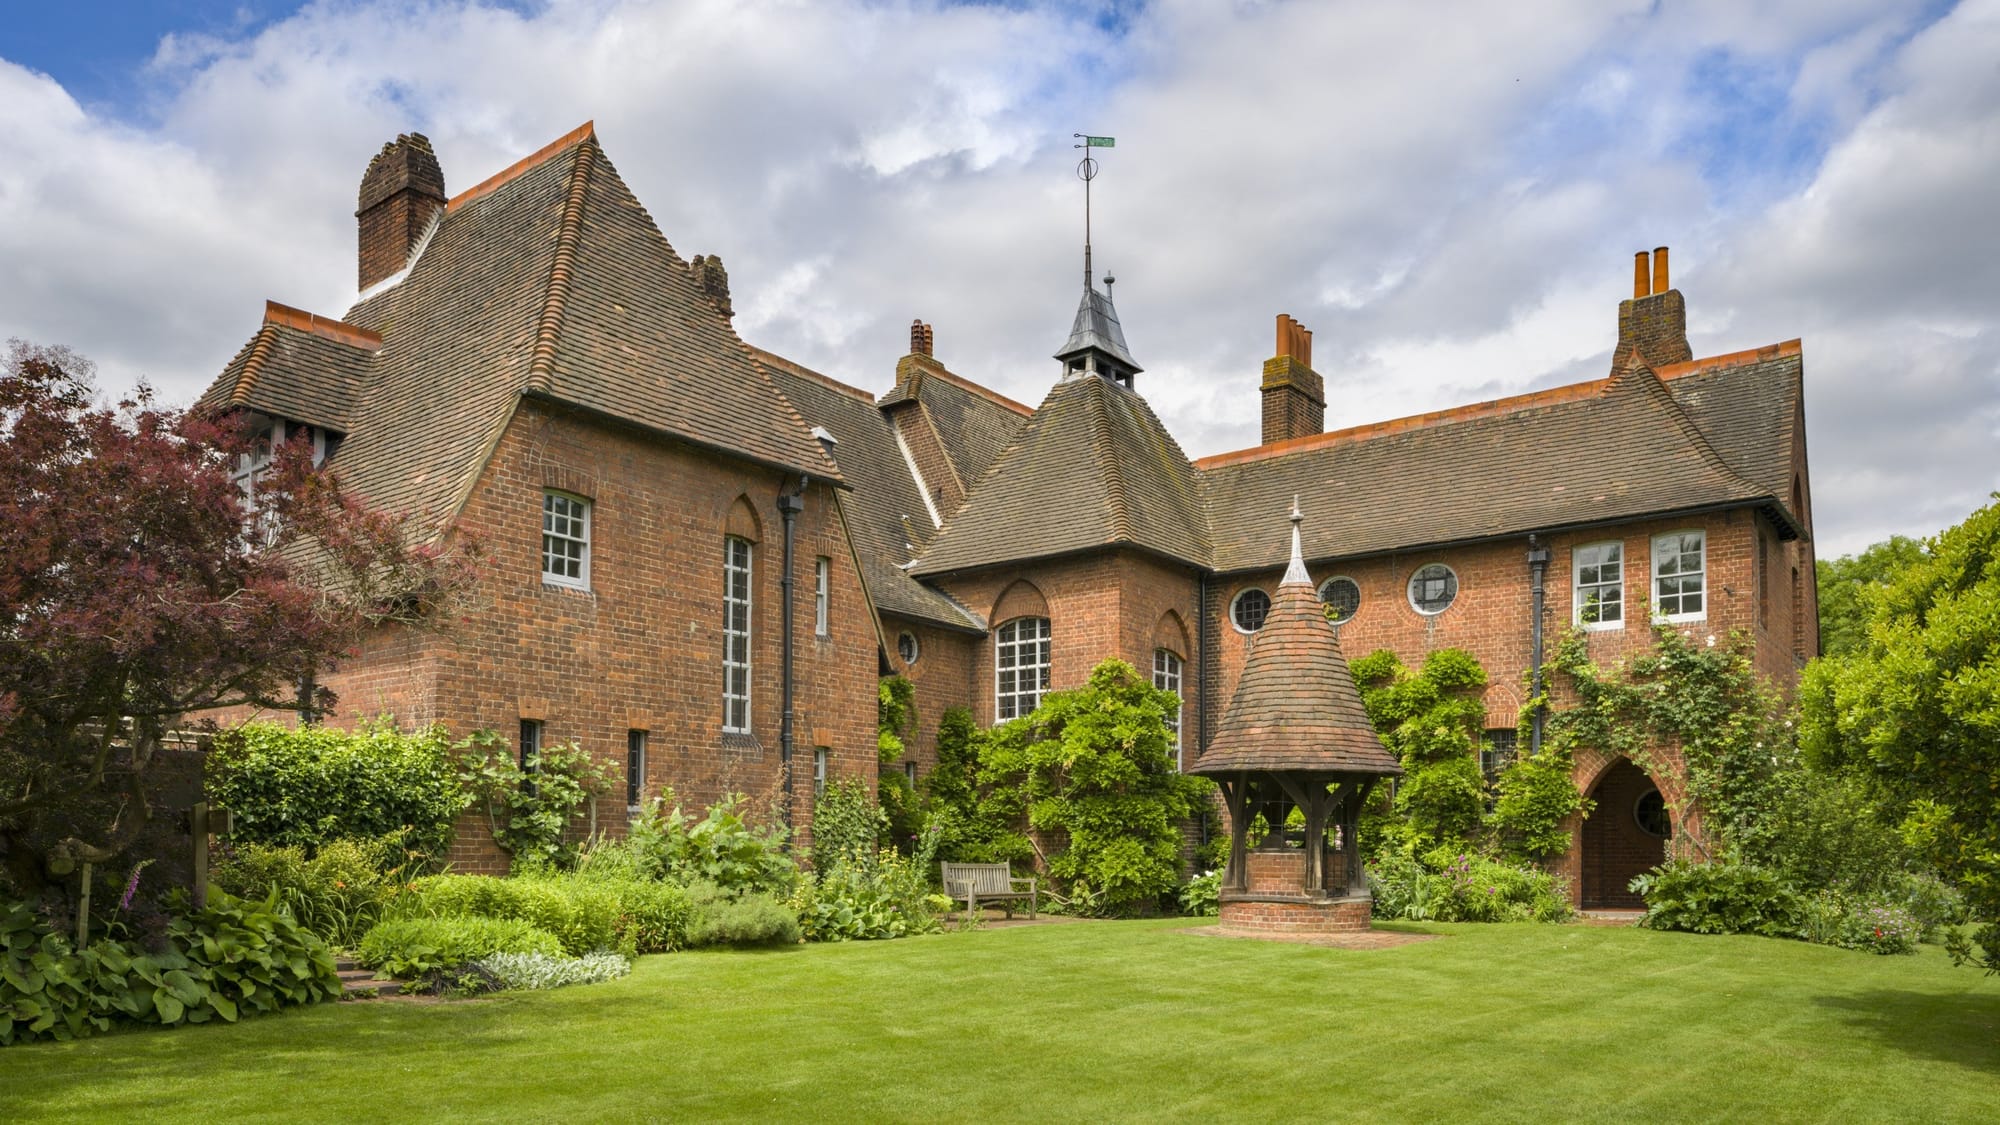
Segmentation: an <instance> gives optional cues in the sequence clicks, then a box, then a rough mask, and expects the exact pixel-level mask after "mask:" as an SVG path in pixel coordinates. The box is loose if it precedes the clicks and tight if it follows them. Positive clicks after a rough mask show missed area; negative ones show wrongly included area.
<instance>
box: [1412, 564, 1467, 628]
mask: <svg viewBox="0 0 2000 1125" xmlns="http://www.w3.org/2000/svg"><path fill="white" fill-rule="evenodd" d="M1457 600H1458V574H1457V572H1455V571H1453V570H1452V569H1451V568H1450V567H1448V566H1446V565H1444V564H1443V563H1432V564H1430V565H1429V566H1420V567H1418V568H1417V571H1416V573H1415V574H1412V575H1410V608H1411V609H1414V610H1416V611H1417V612H1418V613H1421V614H1423V615H1424V616H1425V617H1435V616H1437V615H1438V614H1440V613H1443V612H1444V611H1445V610H1447V609H1450V608H1451V603H1452V602H1454V601H1457Z"/></svg>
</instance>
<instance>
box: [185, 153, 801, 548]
mask: <svg viewBox="0 0 2000 1125" xmlns="http://www.w3.org/2000/svg"><path fill="white" fill-rule="evenodd" d="M342 320H343V321H344V322H345V325H344V327H348V328H352V329H358V330H360V331H363V332H370V333H379V334H380V337H381V343H380V346H379V348H378V350H377V351H376V352H375V354H374V355H373V357H372V360H371V361H370V362H369V363H367V364H366V365H365V368H353V367H351V366H350V367H342V366H340V365H338V364H327V363H321V362H319V361H318V359H317V358H316V357H311V356H306V357H304V358H302V359H301V360H300V361H298V362H296V363H294V362H290V361H288V362H287V363H286V364H283V365H279V364H274V363H272V362H271V361H270V359H268V358H267V359H265V360H264V361H263V363H262V364H261V366H260V365H257V364H255V363H254V362H253V361H254V360H255V357H256V356H257V355H258V354H259V352H260V346H261V350H262V351H263V352H265V353H267V354H268V355H276V354H278V350H279V349H278V344H279V343H280V342H281V339H279V338H273V337H271V336H270V335H269V326H268V325H267V327H266V330H264V331H260V332H259V334H258V338H257V339H255V340H253V341H252V342H251V344H250V345H249V346H248V347H247V348H246V349H245V354H244V355H243V356H240V357H239V359H238V360H237V361H233V362H232V363H231V365H230V367H229V369H227V370H225V371H224V373H223V375H222V377H221V378H219V379H218V380H217V383H216V385H215V386H213V387H211V388H210V391H209V392H208V394H206V395H204V396H203V401H204V402H209V403H215V402H217V401H219V400H222V401H233V400H234V399H235V397H236V394H237V392H236V388H237V387H240V386H241V385H242V383H243V376H244V372H245V369H251V370H255V371H257V372H258V374H257V378H256V380H255V384H254V387H253V392H254V393H253V396H252V397H253V399H255V400H256V401H257V402H264V403H268V404H270V405H271V406H274V407H275V406H277V405H279V404H281V403H286V404H294V403H307V404H309V403H310V402H311V401H314V400H316V399H320V398H326V397H328V396H329V395H338V396H340V397H343V398H345V399H346V400H347V401H348V402H349V403H350V406H349V409H348V416H347V418H346V423H347V424H346V425H345V426H340V427H337V428H341V429H343V430H345V431H346V432H347V440H346V441H345V442H344V443H343V444H342V446H341V451H340V454H339V457H338V458H337V467H338V469H339V471H340V473H341V475H342V477H343V478H344V479H345V480H346V481H347V483H348V484H349V485H350V486H351V487H353V488H355V489H356V490H357V491H359V492H360V493H361V494H362V495H364V496H366V497H368V498H369V500H370V502H371V503H373V504H375V505H377V506H378V507H381V508H384V509H386V510H390V511H402V512H415V513H429V514H430V515H432V516H433V517H435V518H438V519H449V518H450V517H451V516H452V515H454V514H455V512H456V509H457V507H458V505H459V504H460V503H461V502H462V499H463V497H464V496H465V495H466V494H467V493H468V492H469V490H470V488H471V484H472V481H473V479H474V478H475V477H476V475H477V474H478V472H479V471H480V469H481V468H482V466H483V463H484V460H485V456H486V453H487V451H488V450H490V449H491V448H492V446H493V443H494V442H495V441H496V440H497V438H498V434H499V431H500V428H501V427H503V426H504V425H505V424H506V422H507V420H508V418H509V417H511V416H512V413H513V411H514V408H515V406H516V404H517V403H518V402H519V401H520V399H521V397H522V395H524V394H533V395H536V396H538V397H542V398H544V399H548V400H553V401H560V402H567V403H572V404H575V405H577V406H580V407H584V408H586V409H589V410H591V411H594V412H597V413H600V414H602V415H605V416H609V417H611V418H614V419H618V420H622V421H625V422H629V423H631V424H634V425H637V426H641V427H645V428H647V429H650V430H653V431H656V432H659V433H662V434H665V435H668V436H671V437H674V438H677V439H680V440H684V441H687V442H690V443H694V444H697V445H702V446H706V447H709V448H713V449H717V450H720V451H723V452H725V453H729V454H732V455H735V456H739V457H744V458H747V459H750V460H754V461H759V462H763V463H765V464H769V465H773V466H776V467H779V468H783V469H787V470H792V471H798V472H804V473H809V474H812V475H814V476H816V477H819V478H822V479H826V480H838V479H839V471H838V470H837V469H836V468H835V467H834V465H833V463H832V462H831V461H830V460H828V459H827V457H826V456H825V454H824V453H822V451H821V450H820V448H819V444H818V443H817V442H816V441H814V440H813V438H812V436H811V435H810V434H809V433H808V432H807V427H806V424H805V422H804V421H803V420H801V419H800V418H799V416H798V414H797V413H796V412H795V411H794V410H792V408H791V405H790V404H789V403H787V402H786V401H785V399H784V397H783V396H782V395H780V394H779V393H778V391H777V389H776V387H775V386H773V385H772V383H771V381H770V379H769V377H768V376H767V375H766V374H765V372H764V371H763V370H762V369H761V368H760V367H759V366H758V365H757V364H756V363H755V362H754V361H753V360H752V359H751V357H750V355H749V351H748V349H747V348H745V346H744V345H743V343H742V342H741V341H740V340H739V339H737V337H736V334H735V332H734V331H733V330H732V329H731V328H730V325H729V322H728V320H727V319H726V318H724V317H723V316H722V315H721V313H720V312H718V311H717V310H716V308H715V307H714V305H713V304H712V303H710V301H709V300H708V299H707V298H706V297H705V296H704V295H703V294H702V293H701V292H700V290H699V289H698V287H697V286H696V284H695V282H694V280H693V277H692V272H691V270H690V268H689V267H688V265H687V263H685V262H683V261H682V260H681V259H680V257H679V255H677V254H676V253H675V252H674V250H673V247H672V246H670V245H669V244H668V243H667V240H666V239H665V237H663V236H662V235H661V234H660V232H659V230H658V228H657V227H655V226H654V225H653V222H652V219H651V218H650V217H649V216H648V215H647V214H646V212H645V209H644V208H642V207H640V206H639V203H638V201H637V200H635V199H634V198H633V196H632V193H631V192H630V191H629V190H628V189H627V188H626V186H625V183H624V181H623V180H622V179H620V178H619V176H618V173H617V171H616V170H615V169H614V168H613V167H612V166H611V163H610V161H609V160H608V159H606V158H605V156H604V154H603V152H602V151H601V150H600V149H599V147H598V144H597V138H596V135H595V132H594V131H593V130H592V129H591V128H590V126H588V125H586V126H584V127H583V128H580V129H578V130H576V131H575V132H573V133H571V134H570V135H568V136H567V137H564V138H562V139H561V140H560V141H558V142H557V143H555V144H553V145H551V146H549V147H548V148H546V149H544V150H543V151H541V152H539V153H536V154H535V155H533V156H531V157H529V158H527V159H525V160H523V161H521V162H520V163H518V164H516V165H515V166H514V167H513V168H510V169H508V170H507V171H505V172H503V173H501V174H500V175H498V176H495V177H493V178H492V179H489V180H488V181H486V182H485V183H482V184H480V185H479V186H478V187H475V188H473V189H471V190H470V191H467V192H464V193H462V194H460V195H459V196H457V197H455V198H454V199H453V200H452V201H451V203H450V204H449V206H448V207H447V208H446V210H445V211H444V213H443V215H442V216H441V218H440V219H439V220H438V223H437V226H436V228H435V230H434V232H433V233H432V234H431V236H430V238H429V240H428V242H427V243H426V244H425V246H424V249H423V251H422V253H421V254H420V255H419V256H418V258H417V259H416V261H415V262H414V263H413V264H412V265H411V266H410V267H409V269H408V272H407V275H406V276H404V277H403V278H402V279H401V280H400V281H399V282H397V283H395V284H393V285H390V286H388V287H387V288H385V289H381V290H380V291H372V292H371V293H369V294H367V295H365V296H364V298H363V299H362V300H360V301H359V302H358V303H357V304H356V305H355V306H354V307H353V308H352V309H350V310H349V311H348V313H347V314H346V316H345V317H343V318H342ZM279 335H280V336H282V333H281V334H279ZM225 385H226V386H228V387H229V388H230V389H229V390H228V391H227V392H225V391H224V389H223V388H224V387H225ZM260 396H261V397H260ZM302 420H309V419H302ZM329 424H331V423H329Z"/></svg>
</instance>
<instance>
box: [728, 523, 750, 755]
mask: <svg viewBox="0 0 2000 1125" xmlns="http://www.w3.org/2000/svg"><path fill="white" fill-rule="evenodd" d="M722 729H723V730H726V731H730V732H732V733H737V734H747V733H749V731H750V541H749V540H748V539H739V538H737V537H736V536H734V535H731V536H729V537H728V538H727V539H724V540H723V541H722Z"/></svg>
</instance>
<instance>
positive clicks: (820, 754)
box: [813, 746, 827, 797]
mask: <svg viewBox="0 0 2000 1125" xmlns="http://www.w3.org/2000/svg"><path fill="white" fill-rule="evenodd" d="M826 756H827V749H826V747H824V746H821V747H819V748H818V749H816V750H814V751H813V796H814V797H819V796H822V795H824V794H825V793H826Z"/></svg>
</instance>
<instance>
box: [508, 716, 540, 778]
mask: <svg viewBox="0 0 2000 1125" xmlns="http://www.w3.org/2000/svg"><path fill="white" fill-rule="evenodd" d="M515 749H516V751H517V752H518V753H519V754H520V756H521V772H522V773H523V774H525V775H527V776H526V777H525V778H524V779H523V780H522V782H521V788H523V789H525V790H527V791H528V792H529V793H531V794H532V793H533V792H534V791H535V782H534V776H535V775H536V774H537V773H540V772H541V769H542V724H541V721H540V720H539V719H522V720H521V738H520V741H518V742H517V743H515Z"/></svg>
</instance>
